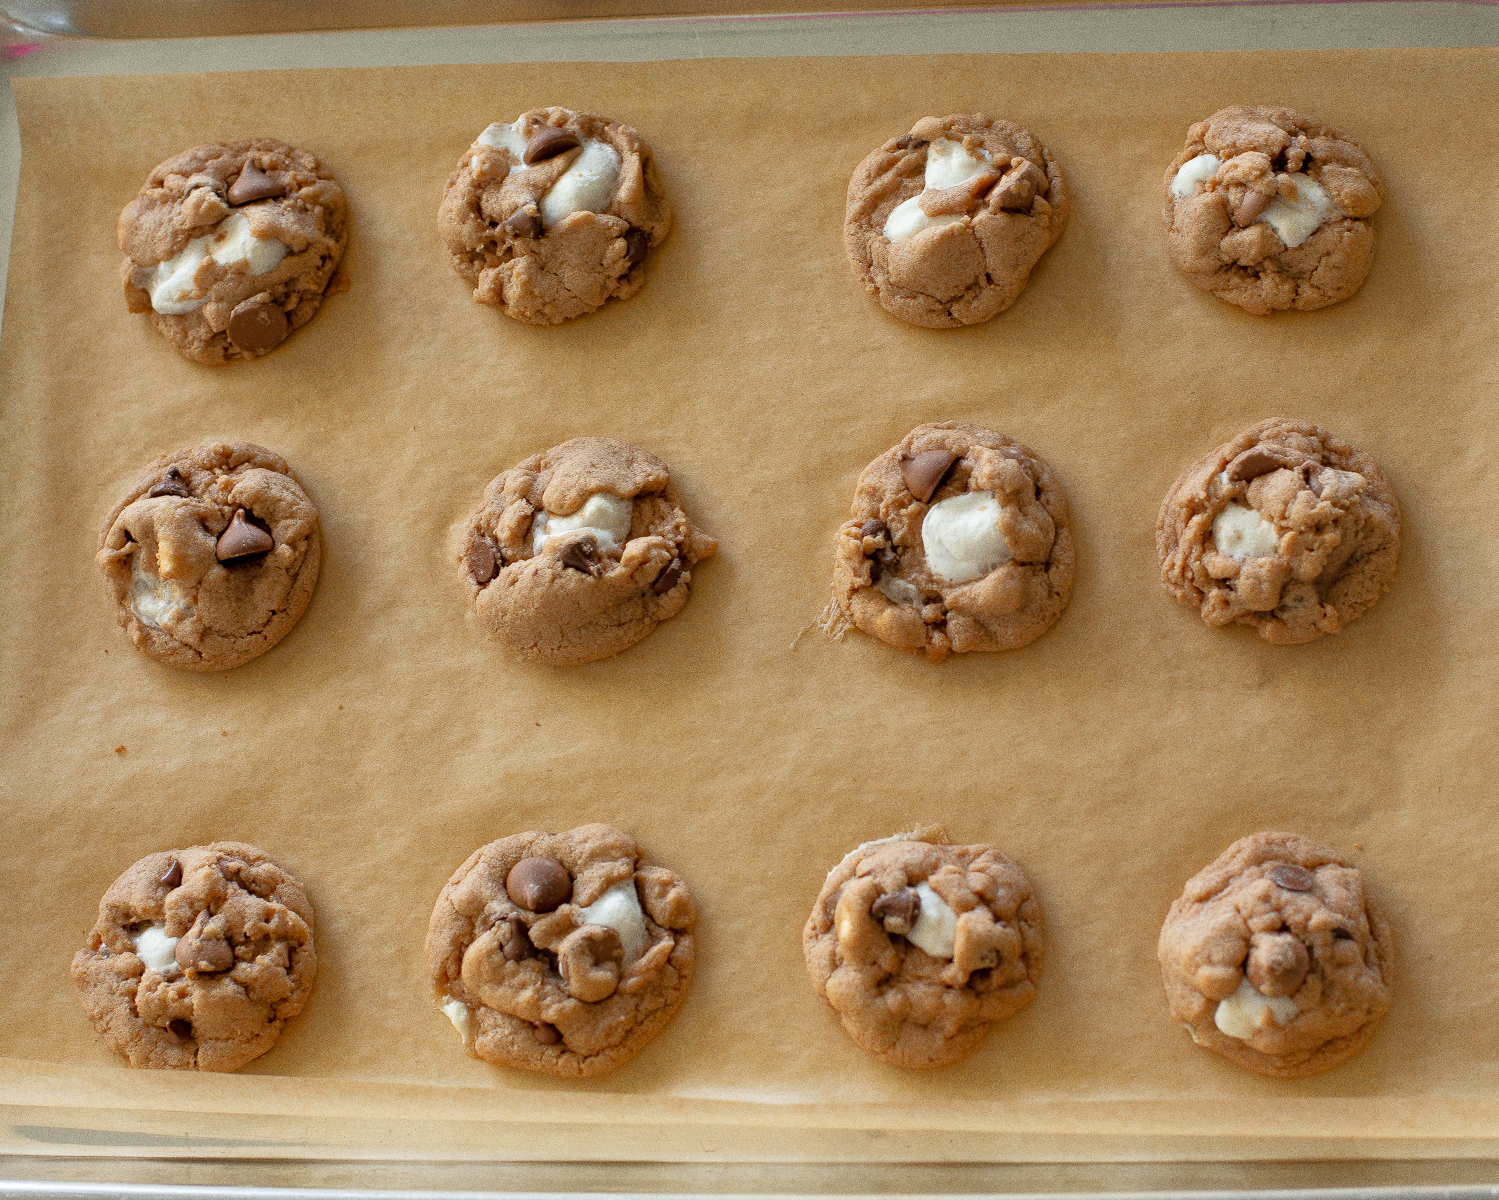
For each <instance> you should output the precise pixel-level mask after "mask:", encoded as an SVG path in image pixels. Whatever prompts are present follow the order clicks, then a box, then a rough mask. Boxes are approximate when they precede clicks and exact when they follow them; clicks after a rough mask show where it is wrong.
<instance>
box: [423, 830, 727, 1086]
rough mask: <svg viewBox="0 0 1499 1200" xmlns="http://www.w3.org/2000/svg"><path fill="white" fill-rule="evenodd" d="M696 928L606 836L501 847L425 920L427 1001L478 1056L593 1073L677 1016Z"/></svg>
mask: <svg viewBox="0 0 1499 1200" xmlns="http://www.w3.org/2000/svg"><path fill="white" fill-rule="evenodd" d="M696 920H697V908H696V905H695V904H694V902H693V899H692V894H691V893H690V892H689V891H688V890H687V885H686V884H685V883H684V882H683V881H682V880H681V879H680V878H679V877H678V876H677V875H675V874H673V873H672V872H671V871H668V870H667V869H666V868H665V867H658V866H654V865H651V864H649V863H647V862H646V861H645V860H644V857H643V855H642V854H641V852H640V849H639V847H637V846H636V844H635V842H634V840H633V839H632V838H630V837H629V836H628V835H627V834H624V833H621V832H620V831H619V830H618V829H614V828H612V827H611V826H608V825H598V824H595V825H583V826H580V827H578V828H577V829H571V830H568V831H567V832H566V833H560V834H552V833H537V832H529V833H517V834H513V835H512V836H510V837H504V838H500V839H499V840H498V841H494V842H490V843H489V844H488V845H487V846H482V847H480V848H479V849H478V850H476V851H474V853H473V854H472V855H470V856H469V858H468V861H467V862H465V863H464V864H463V865H462V866H461V867H459V868H458V870H457V871H455V872H454V873H453V877H452V878H451V879H450V880H448V883H447V886H446V887H444V888H443V889H442V894H441V895H440V896H439V897H438V899H437V906H436V907H435V908H434V909H433V911H432V921H431V924H430V925H429V926H428V929H427V965H428V967H429V969H430V971H431V974H432V989H433V1003H434V1004H435V1005H437V1007H439V1008H440V1009H441V1010H442V1011H443V1013H444V1014H445V1015H446V1016H447V1017H448V1019H449V1020H450V1021H452V1023H453V1026H454V1028H455V1029H457V1031H458V1033H459V1036H460V1037H462V1039H463V1046H464V1049H466V1050H467V1051H468V1052H469V1053H470V1054H472V1055H473V1056H474V1057H476V1058H482V1059H484V1060H485V1061H487V1062H492V1063H497V1064H499V1065H500V1066H505V1067H522V1068H525V1069H527V1070H532V1071H545V1072H547V1073H549V1074H553V1075H562V1076H586V1075H601V1074H603V1073H604V1072H606V1071H612V1070H613V1069H614V1068H616V1067H618V1066H620V1065H621V1064H623V1063H625V1062H628V1061H629V1060H630V1059H632V1058H634V1057H635V1055H637V1054H638V1053H640V1051H641V1050H642V1049H643V1048H644V1047H645V1046H646V1045H647V1044H649V1043H650V1041H651V1040H652V1039H653V1038H655V1037H656V1035H657V1034H659V1033H660V1032H661V1030H662V1029H664V1028H665V1027H666V1025H667V1024H668V1023H669V1022H670V1021H671V1019H672V1017H674V1016H675V1015H676V1013H677V1010H678V1009H679V1008H681V1006H682V1001H683V1000H684V999H686V996H687V986H688V984H689V983H690V982H691V980H692V969H693V962H694V957H695V954H696V942H695V939H694V935H693V926H694V924H695V923H696Z"/></svg>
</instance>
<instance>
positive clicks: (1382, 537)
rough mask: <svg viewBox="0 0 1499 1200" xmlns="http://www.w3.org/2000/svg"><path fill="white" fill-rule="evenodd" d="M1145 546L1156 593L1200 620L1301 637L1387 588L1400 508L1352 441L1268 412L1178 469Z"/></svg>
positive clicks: (1339, 624) (1274, 638) (1319, 631)
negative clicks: (1156, 569)
mask: <svg viewBox="0 0 1499 1200" xmlns="http://www.w3.org/2000/svg"><path fill="white" fill-rule="evenodd" d="M1155 545H1156V554H1157V555H1158V556H1159V558H1160V561H1161V582H1162V583H1163V584H1164V585H1165V587H1166V590H1167V591H1168V592H1170V593H1171V595H1173V596H1175V597H1176V598H1177V599H1178V600H1180V601H1181V602H1182V603H1183V604H1188V605H1191V606H1192V607H1193V608H1196V609H1197V610H1198V611H1199V612H1200V613H1201V614H1202V619H1203V620H1204V621H1206V622H1207V623H1208V624H1209V625H1229V624H1239V625H1252V626H1254V627H1255V628H1256V629H1258V630H1259V632H1260V636H1261V637H1263V638H1264V639H1265V640H1266V641H1268V642H1275V643H1277V644H1279V645H1285V644H1290V643H1295V642H1310V641H1312V640H1314V639H1316V638H1319V637H1321V636H1322V635H1323V634H1325V633H1337V632H1338V631H1339V630H1340V629H1342V628H1343V626H1345V625H1347V624H1348V622H1350V621H1352V620H1353V619H1354V618H1355V617H1357V616H1358V615H1359V614H1360V613H1362V612H1363V611H1364V610H1365V609H1367V608H1369V607H1370V606H1371V605H1372V604H1373V603H1374V602H1375V601H1376V600H1378V599H1379V597H1380V596H1381V595H1383V594H1384V592H1385V590H1386V589H1387V588H1389V586H1390V581H1391V580H1392V579H1393V578H1394V577H1395V562H1396V559H1397V558H1398V557H1399V555H1400V505H1399V503H1398V502H1397V501H1396V499H1395V492H1394V490H1393V489H1392V488H1391V487H1390V484H1389V481H1388V480H1387V479H1386V478H1385V477H1384V473H1383V472H1382V471H1380V469H1379V467H1378V466H1377V465H1376V464H1375V462H1374V460H1373V459H1372V458H1370V457H1369V455H1367V454H1365V453H1364V452H1363V451H1362V450H1355V449H1354V448H1353V447H1352V446H1350V445H1349V444H1348V443H1347V442H1344V441H1342V440H1340V439H1338V438H1335V437H1334V436H1333V435H1332V434H1330V433H1328V432H1327V430H1325V429H1320V428H1318V427H1317V426H1316V425H1312V424H1310V423H1309V422H1307V421H1294V420H1291V419H1290V418H1288V417H1272V418H1271V419H1270V420H1268V421H1261V422H1260V423H1259V424H1258V425H1255V426H1253V427H1252V428H1250V429H1246V430H1245V431H1244V432H1243V433H1241V434H1240V435H1239V436H1238V437H1236V438H1234V440H1233V441H1231V442H1226V443H1225V444H1224V445H1222V446H1219V447H1218V448H1217V449H1216V450H1214V451H1213V452H1212V453H1211V454H1207V455H1205V456H1203V457H1202V458H1199V459H1198V460H1197V461H1196V462H1195V463H1193V464H1192V465H1191V466H1190V467H1188V468H1187V469H1186V470H1185V471H1184V472H1182V475H1181V477H1180V478H1179V479H1177V481H1176V482H1175V483H1174V484H1172V485H1171V490H1170V491H1169V492H1167V493H1166V498H1165V499H1164V500H1163V501H1162V502H1161V512H1160V516H1159V517H1158V518H1157V519H1156V527H1155Z"/></svg>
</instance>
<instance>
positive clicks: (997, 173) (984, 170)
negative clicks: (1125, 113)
mask: <svg viewBox="0 0 1499 1200" xmlns="http://www.w3.org/2000/svg"><path fill="white" fill-rule="evenodd" d="M1069 205H1070V200H1069V197H1068V192H1067V177H1066V176H1065V175H1064V174H1063V173H1062V168H1061V166H1060V165H1059V164H1058V163H1057V161H1056V159H1054V158H1053V157H1052V156H1051V152H1050V151H1048V150H1047V149H1046V147H1044V146H1043V145H1041V143H1040V142H1038V141H1037V140H1036V139H1035V138H1033V137H1032V136H1031V135H1030V132H1029V131H1028V130H1026V129H1022V128H1021V127H1020V126H1019V125H1016V124H1014V123H1012V122H1010V121H996V120H994V119H993V118H992V117H987V116H985V115H984V114H983V113H977V114H974V115H972V116H951V117H923V118H922V119H921V120H919V121H917V122H916V124H915V125H914V126H913V127H912V129H911V132H910V133H908V134H905V135H904V136H902V137H898V138H891V139H890V141H888V142H886V143H885V144H884V145H883V146H881V147H880V148H879V149H878V150H876V151H874V152H873V153H872V154H870V155H869V157H868V158H866V159H865V160H864V161H863V162H861V163H860V164H859V166H858V169H857V170H856V171H854V175H853V178H852V179H850V180H849V182H848V204H847V207H846V209H845V212H844V220H843V245H844V248H845V249H846V250H847V251H848V260H849V263H850V264H851V265H852V266H853V269H854V274H855V275H857V276H858V277H859V282H860V283H862V284H863V285H864V290H865V291H867V292H869V293H870V295H872V296H875V297H877V298H878V299H879V302H880V307H882V308H883V309H884V310H885V311H886V312H889V313H893V314H894V315H895V316H897V317H899V318H900V319H901V320H903V321H909V322H910V323H911V324H913V325H924V326H926V327H927V328H928V329H952V328H955V327H957V326H959V325H973V324H975V323H977V322H979V321H987V320H988V319H989V318H990V317H992V316H994V315H995V314H996V313H1001V312H1003V311H1004V310H1005V309H1007V308H1009V307H1010V305H1012V304H1013V303H1015V298H1016V297H1017V296H1019V295H1020V293H1021V291H1022V290H1023V289H1024V288H1025V281H1026V280H1027V279H1028V278H1029V277H1030V273H1031V268H1032V267H1034V266H1035V265H1036V262H1037V261H1038V260H1039V259H1040V257H1041V256H1042V255H1043V254H1045V253H1046V251H1047V250H1048V249H1049V248H1050V246H1051V245H1052V243H1053V242H1055V241H1056V240H1057V239H1058V238H1059V237H1061V236H1062V229H1063V228H1064V227H1065V226H1066V224H1067V210H1068V207H1069Z"/></svg>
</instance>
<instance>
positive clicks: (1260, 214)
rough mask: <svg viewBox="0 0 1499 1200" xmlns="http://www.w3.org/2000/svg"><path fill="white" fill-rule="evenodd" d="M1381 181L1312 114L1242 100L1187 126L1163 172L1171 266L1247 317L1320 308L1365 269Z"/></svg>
mask: <svg viewBox="0 0 1499 1200" xmlns="http://www.w3.org/2000/svg"><path fill="white" fill-rule="evenodd" d="M1384 194H1385V186H1384V181H1383V180H1382V179H1381V178H1380V177H1379V172H1378V171H1377V170H1376V169H1375V167H1374V163H1373V161H1372V160H1371V159H1370V158H1369V154H1368V151H1366V150H1365V149H1364V148H1363V147H1362V146H1361V145H1359V144H1358V142H1356V141H1354V140H1353V139H1352V138H1351V137H1349V136H1348V135H1347V134H1346V133H1342V132H1340V131H1338V130H1336V129H1334V128H1333V127H1332V126H1331V125H1327V124H1324V123H1323V122H1322V121H1319V120H1317V118H1316V117H1309V116H1307V115H1306V114H1305V113H1299V112H1295V111H1294V110H1292V109H1289V108H1277V107H1274V106H1272V105H1263V104H1261V105H1238V106H1235V107H1233V108H1225V109H1223V110H1222V111H1221V112H1216V113H1214V114H1213V115H1212V116H1211V117H1209V118H1208V119H1207V120H1206V121H1199V122H1198V123H1197V124H1196V125H1193V126H1192V128H1191V129H1189V130H1188V131H1187V144H1186V146H1184V147H1183V148H1182V151H1181V153H1179V154H1178V155H1177V156H1176V158H1175V159H1174V160H1173V161H1172V163H1171V166H1170V167H1168V168H1167V170H1166V179H1165V183H1164V185H1163V190H1162V198H1161V218H1162V220H1163V221H1164V222H1165V226H1166V249H1167V252H1168V254H1169V255H1170V257H1171V261H1172V262H1173V263H1175V264H1176V267H1177V269H1178V270H1180V271H1181V272H1182V274H1184V275H1185V276H1186V277H1187V278H1188V279H1190V280H1191V281H1192V282H1193V283H1194V284H1196V285H1197V286H1198V287H1200V288H1202V289H1203V290H1204V291H1208V292H1212V293H1213V295H1215V296H1218V297H1220V298H1221V299H1224V300H1227V301H1228V302H1229V303H1230V304H1237V305H1238V306H1239V307H1240V308H1242V309H1244V310H1245V311H1246V312H1252V313H1268V312H1273V311H1275V310H1277V309H1285V308H1300V309H1314V308H1324V307H1326V306H1327V305H1329V304H1336V303H1337V302H1338V301H1340V300H1346V299H1347V298H1348V297H1349V296H1351V295H1353V293H1354V292H1356V291H1358V289H1359V285H1361V284H1362V283H1363V282H1364V278H1365V277H1366V276H1367V275H1368V274H1369V267H1370V265H1371V264H1372V263H1373V261H1374V228H1373V226H1371V225H1370V224H1369V218H1370V217H1371V216H1373V215H1374V213H1375V212H1376V211H1377V210H1378V208H1379V205H1380V203H1381V201H1382V200H1383V198H1384Z"/></svg>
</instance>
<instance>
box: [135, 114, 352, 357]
mask: <svg viewBox="0 0 1499 1200" xmlns="http://www.w3.org/2000/svg"><path fill="white" fill-rule="evenodd" d="M119 233H120V249H121V250H122V251H124V253H125V262H124V264H123V266H122V269H121V274H122V276H123V278H124V282H125V302H126V304H128V305H129V308H130V311H131V312H133V313H149V314H150V316H151V324H152V325H154V326H155V327H156V328H157V330H158V331H159V332H160V333H161V334H162V335H163V336H165V337H166V338H167V340H168V341H170V342H171V343H172V345H174V346H176V347H177V349H178V350H179V351H180V352H181V353H182V354H183V355H185V356H186V357H187V358H190V359H192V360H193V361H194V362H200V363H209V364H211V365H212V364H217V363H225V362H228V361H229V360H230V359H236V358H259V357H260V356H261V355H263V354H268V353H270V352H271V351H272V350H274V349H275V348H276V347H277V346H279V345H280V344H281V343H282V342H283V341H285V340H286V336H287V335H288V334H289V333H291V331H292V330H294V329H300V328H301V327H302V326H303V325H305V324H307V322H308V321H310V320H312V314H313V313H315V312H317V310H318V305H320V304H321V303H322V302H323V297H324V295H326V294H327V292H328V291H329V290H330V285H333V283H334V272H335V271H336V270H337V268H338V262H339V259H340V258H342V257H343V252H344V246H345V244H346V243H347V241H348V233H347V230H346V228H345V205H344V194H343V190H342V189H341V188H340V187H339V186H338V183H337V181H336V180H335V179H334V178H333V176H332V175H331V174H329V172H328V169H327V168H326V167H324V166H323V164H322V163H320V162H319V161H318V160H317V159H316V158H314V157H313V156H312V155H311V154H308V153H307V151H305V150H296V149H293V148H292V147H291V146H288V145H287V144H286V143H285V142H278V141H276V140H275V139H273V138H254V139H252V140H250V141H245V142H232V143H230V144H229V145H227V146H221V145H211V146H194V147H193V148H192V149H191V150H184V151H183V152H182V153H181V154H179V155H177V156H176V157H175V158H169V159H167V161H166V162H164V163H162V164H161V165H160V166H159V167H157V168H156V169H155V170H154V171H152V172H151V174H150V176H149V177H148V178H147V179H146V182H145V184H144V185H143V186H142V187H141V191H140V195H139V196H137V197H136V198H135V199H134V200H132V201H131V202H130V203H129V204H127V205H126V206H125V211H124V212H122V213H121V214H120V230H119ZM339 279H340V281H341V279H342V277H341V276H340V277H339Z"/></svg>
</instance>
